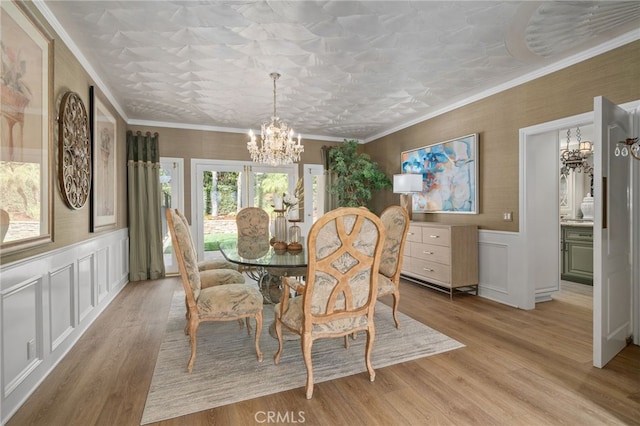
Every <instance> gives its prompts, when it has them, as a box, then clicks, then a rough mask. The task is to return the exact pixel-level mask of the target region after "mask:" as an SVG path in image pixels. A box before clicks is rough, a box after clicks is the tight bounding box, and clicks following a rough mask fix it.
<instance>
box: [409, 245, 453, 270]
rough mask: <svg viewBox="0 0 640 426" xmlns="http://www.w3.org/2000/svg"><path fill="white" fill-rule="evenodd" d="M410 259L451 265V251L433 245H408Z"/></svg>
mask: <svg viewBox="0 0 640 426" xmlns="http://www.w3.org/2000/svg"><path fill="white" fill-rule="evenodd" d="M410 245H411V257H415V258H417V259H422V260H429V261H432V262H438V263H444V264H446V265H450V264H451V249H450V248H449V247H445V246H437V245H434V244H420V243H410Z"/></svg>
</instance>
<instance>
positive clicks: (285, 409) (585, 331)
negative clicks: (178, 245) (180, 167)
mask: <svg viewBox="0 0 640 426" xmlns="http://www.w3.org/2000/svg"><path fill="white" fill-rule="evenodd" d="M178 285H179V284H178V281H177V279H174V278H170V279H164V280H158V281H150V282H141V283H132V284H129V285H127V287H126V288H125V289H124V290H123V291H122V293H121V294H120V295H118V297H117V298H116V300H114V302H113V303H112V304H111V305H110V306H109V307H108V308H107V310H106V311H105V312H104V313H103V315H101V317H100V318H99V319H98V320H97V321H96V322H95V323H94V324H93V325H92V326H91V328H90V329H89V330H88V331H87V333H86V334H85V335H84V336H83V337H82V338H81V339H80V341H79V342H78V343H77V344H76V346H75V347H74V348H73V350H72V351H71V352H70V353H69V355H68V356H67V357H65V359H64V360H62V362H61V363H60V364H59V365H58V366H57V367H56V369H55V370H54V371H53V372H52V374H51V375H50V376H49V377H48V378H47V379H46V380H45V381H44V382H43V383H42V385H41V386H40V387H39V388H38V390H37V391H36V392H35V393H34V394H33V395H32V396H31V397H30V398H29V399H28V400H27V401H26V403H25V404H24V405H23V406H22V408H21V409H20V410H19V411H18V412H17V413H16V414H15V415H14V416H13V418H12V419H11V420H10V421H9V423H8V425H11V426H13V425H47V426H48V425H56V426H57V425H60V426H62V425H83V426H85V425H137V424H139V423H140V419H141V416H142V410H143V407H144V403H145V398H146V394H147V390H148V388H149V384H150V382H151V377H152V374H153V368H154V365H155V360H156V357H157V353H158V348H159V345H160V341H161V339H162V334H163V331H164V327H165V321H166V318H167V313H168V309H169V303H170V300H171V296H172V293H173V291H174V289H176V288H178ZM578 289H580V287H578ZM401 294H402V300H401V304H400V306H401V311H402V312H404V313H405V314H407V315H409V316H411V317H413V318H415V319H417V320H419V321H421V322H423V323H425V324H427V325H429V326H431V327H433V328H435V329H437V330H439V331H441V332H443V333H445V334H447V335H449V336H450V337H452V338H454V339H457V340H459V341H460V342H462V343H464V344H465V345H466V347H465V348H462V349H458V350H455V351H452V352H448V353H444V354H439V355H436V356H432V357H428V358H423V359H419V360H416V361H411V362H408V363H405V364H400V365H395V366H391V367H387V368H381V369H378V370H377V371H376V380H375V382H373V383H371V382H369V379H368V376H367V375H366V374H364V373H363V374H360V375H356V376H352V377H347V378H343V379H340V380H335V381H331V382H326V383H319V384H317V385H316V386H315V391H314V395H313V399H312V400H310V401H308V400H306V399H305V397H304V384H303V383H300V388H299V389H294V390H292V391H288V392H283V393H279V394H275V395H270V396H265V397H262V398H258V399H254V400H250V401H245V402H242V403H238V404H233V405H230V406H225V407H220V408H216V409H213V410H209V411H203V412H200V413H196V414H193V415H189V416H186V417H182V418H176V419H172V420H170V421H166V422H163V423H161V424H163V425H189V426H191V425H251V424H268V423H267V421H266V420H267V417H266V416H267V415H268V413H271V416H273V417H272V419H274V420H277V419H278V418H279V419H280V422H279V423H280V424H284V423H287V422H288V423H289V424H292V423H304V424H306V425H435V424H443V425H560V424H563V425H581V426H582V425H617V424H640V347H638V346H629V347H627V348H626V349H625V350H624V351H623V352H622V353H621V354H620V355H619V356H618V357H616V358H615V359H614V360H613V361H612V362H611V363H610V364H609V365H608V366H607V367H606V368H605V369H596V368H593V367H592V366H591V333H592V324H591V322H592V320H591V315H592V313H591V308H590V307H589V306H588V305H587V306H585V303H584V300H583V299H582V298H583V295H580V294H579V292H576V291H574V292H573V293H572V292H571V289H570V288H564V287H563V293H562V295H561V297H558V298H557V300H554V301H551V302H546V303H542V304H539V305H538V307H537V309H536V310H533V311H524V310H518V309H514V308H510V307H507V306H504V305H501V304H498V303H494V302H491V301H488V300H486V299H482V298H479V297H475V296H468V295H461V296H459V297H455V298H454V300H453V302H451V301H449V296H448V295H446V294H443V293H438V292H435V291H433V290H429V289H426V288H424V287H420V286H418V285H416V284H411V283H408V282H404V283H403V284H402V289H401ZM390 320H391V319H390ZM186 344H188V343H187V341H186V340H185V345H186ZM272 355H273V354H265V361H264V362H271V357H272ZM211 386H215V383H212V384H211ZM278 416H279V417H278ZM285 420H286V421H285ZM271 423H272V424H273V423H274V422H271Z"/></svg>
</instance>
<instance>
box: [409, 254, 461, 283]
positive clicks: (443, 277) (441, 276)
mask: <svg viewBox="0 0 640 426" xmlns="http://www.w3.org/2000/svg"><path fill="white" fill-rule="evenodd" d="M406 260H409V262H406V263H405V264H404V265H403V267H402V269H404V270H406V271H407V272H408V273H410V274H414V275H419V276H421V277H424V279H425V280H426V281H429V280H435V281H437V282H436V284H450V283H451V275H450V267H449V265H443V264H441V263H437V262H428V261H426V260H420V259H415V258H409V259H406Z"/></svg>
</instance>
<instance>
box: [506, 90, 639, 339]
mask: <svg viewBox="0 0 640 426" xmlns="http://www.w3.org/2000/svg"><path fill="white" fill-rule="evenodd" d="M620 107H622V108H623V109H625V110H627V111H635V114H636V117H638V115H639V109H640V100H637V101H633V102H628V103H625V104H622V105H620ZM593 114H594V112H593V111H591V112H587V113H583V114H578V115H574V116H571V117H565V118H562V119H559V120H554V121H549V122H546V123H541V124H537V125H534V126H530V127H526V128H522V129H520V146H519V151H520V154H519V155H520V159H519V163H520V164H519V169H520V172H519V178H520V184H519V192H520V197H519V221H520V222H519V223H520V232H519V244H518V246H519V251H520V253H521V256H522V257H521V258H522V259H523V267H522V268H523V271H522V272H523V274H522V277H523V281H524V283H523V287H522V288H523V289H522V291H521V292H519V294H517V295H514V296H515V299H516V300H515V305H516V306H518V307H520V308H522V309H535V302H536V294H535V293H536V285H535V271H536V267H537V266H536V265H529V262H528V256H527V253H528V251H529V250H531V249H532V248H531V247H530V246H529V244H528V242H527V236H528V234H531V233H534V232H536V230H535V229H528V228H527V226H528V221H527V219H528V218H529V217H531V215H535V206H528V207H529V209H528V210H527V204H526V197H527V191H526V187H527V184H528V183H529V182H528V180H529V179H533V178H534V173H533V172H534V170H531V169H530V167H529V166H530V165H529V164H528V163H527V157H526V148H527V144H528V143H531V139H532V137H533V136H535V135H539V134H541V133H549V132H554V131H556V132H557V131H558V130H561V129H566V128H567V127H576V126H578V125H580V126H583V125H585V124H592V123H593V122H594V115H593ZM638 121H639V120H638V119H636V120H635V122H634V129H633V130H632V131H633V132H634V134H638V133H639V131H640V124H639V123H638ZM554 161H555V163H554V164H555V165H556V166H557V167H555V166H554V167H555V168H558V167H559V156H557V157H556V158H555V159H554ZM629 161H632V164H631V176H632V178H631V191H632V209H633V210H640V184H637V185H634V184H633V182H638V181H640V164H638V163H640V161H637V160H633V159H630V160H629ZM636 216H637V214H636ZM559 226H560V216H559V214H558V227H559ZM632 233H633V237H632V244H633V249H632V253H633V254H632V255H633V256H634V259H632V261H633V271H632V274H633V277H632V282H633V288H632V294H633V300H632V310H633V324H632V328H633V330H632V333H633V336H634V337H633V338H634V343H635V344H640V336H639V334H640V223H636V224H634V223H632ZM557 250H558V254H559V250H560V247H559V243H558V244H557ZM538 267H539V265H538ZM558 279H559V278H558Z"/></svg>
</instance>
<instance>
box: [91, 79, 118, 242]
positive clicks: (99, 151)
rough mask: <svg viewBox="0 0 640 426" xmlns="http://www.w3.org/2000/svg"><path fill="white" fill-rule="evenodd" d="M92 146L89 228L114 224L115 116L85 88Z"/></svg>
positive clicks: (94, 230) (115, 179)
mask: <svg viewBox="0 0 640 426" xmlns="http://www.w3.org/2000/svg"><path fill="white" fill-rule="evenodd" d="M89 103H90V107H89V110H90V111H91V117H90V119H89V121H90V123H91V138H92V146H93V186H92V191H91V232H97V231H101V230H103V229H107V228H111V227H114V226H115V225H116V186H117V185H116V182H117V176H116V142H117V140H116V138H117V133H116V129H117V126H116V119H115V118H114V116H113V115H112V114H111V112H109V110H108V109H107V108H106V106H105V105H104V104H103V103H102V102H101V101H100V99H99V98H98V97H97V96H96V95H95V89H94V87H93V86H91V87H90V88H89Z"/></svg>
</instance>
